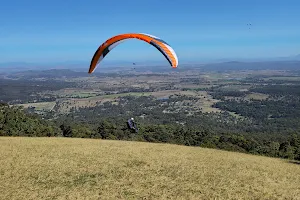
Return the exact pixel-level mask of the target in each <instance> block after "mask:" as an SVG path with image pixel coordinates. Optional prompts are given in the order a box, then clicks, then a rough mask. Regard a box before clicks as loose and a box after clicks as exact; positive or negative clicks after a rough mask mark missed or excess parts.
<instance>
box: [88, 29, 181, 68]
mask: <svg viewBox="0 0 300 200" xmlns="http://www.w3.org/2000/svg"><path fill="white" fill-rule="evenodd" d="M128 39H139V40H142V41H145V42H147V43H149V44H151V45H152V46H154V47H155V48H156V49H158V50H159V51H160V52H161V53H162V54H163V55H164V56H165V58H166V59H167V61H168V62H169V63H170V65H171V66H172V67H173V68H177V66H178V58H177V55H176V53H175V51H174V50H173V49H172V47H171V46H170V45H169V44H168V43H166V42H165V41H163V40H162V39H160V38H158V37H156V36H153V35H149V34H145V33H126V34H121V35H116V36H114V37H112V38H109V39H108V40H106V41H105V42H104V43H103V44H102V45H101V46H100V47H99V48H98V49H97V51H96V52H95V54H94V56H93V58H92V60H91V64H90V68H89V71H88V73H90V74H91V73H93V72H94V71H95V69H96V68H97V66H98V65H99V63H100V62H101V61H102V60H103V58H104V57H105V56H106V55H107V54H108V53H109V52H110V51H111V50H112V49H113V48H115V47H116V46H118V45H119V44H120V43H122V42H124V41H126V40H128ZM134 65H135V63H134Z"/></svg>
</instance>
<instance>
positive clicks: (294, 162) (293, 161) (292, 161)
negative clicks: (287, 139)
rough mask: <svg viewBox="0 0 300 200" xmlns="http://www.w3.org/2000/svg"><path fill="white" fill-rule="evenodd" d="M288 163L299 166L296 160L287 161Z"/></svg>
mask: <svg viewBox="0 0 300 200" xmlns="http://www.w3.org/2000/svg"><path fill="white" fill-rule="evenodd" d="M288 163H292V164H296V165H300V161H297V160H289V161H288Z"/></svg>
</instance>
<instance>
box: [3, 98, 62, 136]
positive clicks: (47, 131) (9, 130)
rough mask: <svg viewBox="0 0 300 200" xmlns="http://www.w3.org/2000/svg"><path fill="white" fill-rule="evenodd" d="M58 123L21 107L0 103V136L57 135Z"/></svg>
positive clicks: (58, 132)
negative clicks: (27, 111) (25, 110)
mask: <svg viewBox="0 0 300 200" xmlns="http://www.w3.org/2000/svg"><path fill="white" fill-rule="evenodd" d="M58 134H60V130H59V128H58V127H57V126H56V124H54V123H51V122H49V121H46V120H43V119H41V118H40V117H39V116H38V115H36V114H29V113H26V112H24V111H23V110H22V109H21V108H20V107H15V106H13V107H10V106H9V105H8V104H6V103H0V136H30V137H33V136H35V137H39V136H48V137H50V136H57V135H58Z"/></svg>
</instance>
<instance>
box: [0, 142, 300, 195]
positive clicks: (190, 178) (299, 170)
mask: <svg viewBox="0 0 300 200" xmlns="http://www.w3.org/2000/svg"><path fill="white" fill-rule="evenodd" d="M0 160H1V165H0V172H1V178H0V188H1V193H0V199H85V198H86V199H99V198H100V199H300V198H299V197H300V167H299V165H298V164H297V163H295V162H292V161H288V160H282V159H274V158H268V157H262V156H254V155H247V154H242V153H234V152H227V151H220V150H213V149H206V148H200V147H186V146H178V145H170V144H151V143H143V142H129V141H127V142H125V141H110V140H99V139H74V138H22V137H17V138H12V137H0ZM297 197H298V198H297Z"/></svg>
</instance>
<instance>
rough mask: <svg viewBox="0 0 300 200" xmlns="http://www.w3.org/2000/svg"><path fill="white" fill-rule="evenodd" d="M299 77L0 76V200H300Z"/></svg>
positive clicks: (133, 70) (160, 71) (221, 73)
mask: <svg viewBox="0 0 300 200" xmlns="http://www.w3.org/2000/svg"><path fill="white" fill-rule="evenodd" d="M258 66H259V68H260V69H257V68H258ZM298 66H299V61H280V62H275V61H274V62H256V63H255V62H253V63H250V62H248V63H247V62H224V63H214V64H206V65H204V64H203V65H183V66H182V67H178V68H177V69H171V68H168V67H165V66H151V67H149V66H138V65H137V66H132V67H110V68H103V69H101V68H99V69H101V70H99V72H95V73H93V74H88V73H87V72H84V70H79V69H78V70H72V69H47V70H25V71H24V70H17V71H15V72H11V73H7V72H2V73H1V79H0V84H1V93H0V95H1V97H0V98H1V100H2V104H1V113H0V120H1V121H0V122H1V128H0V135H1V136H3V137H1V138H0V143H1V145H0V146H1V149H0V150H1V156H0V158H1V160H2V163H3V164H1V169H0V170H1V177H2V178H1V180H0V185H1V186H2V188H10V189H7V190H6V189H5V190H3V191H5V192H2V193H1V194H0V197H1V199H22V198H26V199H28V197H29V198H31V199H36V198H38V199H39V198H41V199H44V198H54V199H56V198H63V199H66V198H67V199H76V198H77V199H78V198H79V199H82V198H88V199H98V198H100V197H101V198H104V199H106V198H108V199H122V198H124V199H131V198H134V199H135V198H146V197H147V199H166V198H172V199H178V198H179V199H199V198H200V199H201V198H203V199H210V198H221V199H223V198H224V199H227V198H229V199H244V198H245V199H248V198H247V197H249V196H250V197H251V199H297V198H296V197H297V196H298V197H299V195H300V188H299V185H300V175H299V174H300V173H299V172H300V171H299V170H300V168H299V164H300V162H299V161H300V136H299V133H300V123H299V120H300V101H299V100H300V71H299V69H298V68H297V67H298ZM131 117H134V119H135V121H136V123H137V126H138V128H139V132H138V133H135V132H132V131H131V130H130V129H128V127H127V126H126V123H127V120H128V119H130V118H131ZM8 136H13V137H8ZM15 136H18V137H15ZM36 137H38V138H36ZM49 137H50V138H49ZM71 138H74V139H71ZM75 138H77V139H75ZM116 140H122V142H121V141H119V142H117V141H116ZM125 141H127V142H125ZM149 142H150V143H159V144H149ZM188 146H190V147H188ZM195 147H196V148H195ZM213 149H217V150H213ZM17 180H19V181H17ZM20 180H22V181H20ZM116 180H118V184H116V183H115V182H114V181H116ZM16 182H18V184H21V185H18V184H15V183H16ZM120 187H122V188H123V189H122V190H121V191H120V190H118V188H120ZM19 188H22V189H19ZM28 188H31V189H30V190H28ZM225 188H227V189H225ZM228 188H230V190H229V189H228ZM94 190H97V193H95V192H94ZM253 191H255V192H253Z"/></svg>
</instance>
